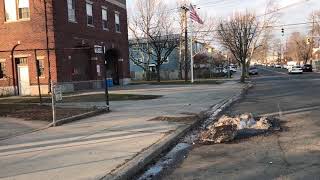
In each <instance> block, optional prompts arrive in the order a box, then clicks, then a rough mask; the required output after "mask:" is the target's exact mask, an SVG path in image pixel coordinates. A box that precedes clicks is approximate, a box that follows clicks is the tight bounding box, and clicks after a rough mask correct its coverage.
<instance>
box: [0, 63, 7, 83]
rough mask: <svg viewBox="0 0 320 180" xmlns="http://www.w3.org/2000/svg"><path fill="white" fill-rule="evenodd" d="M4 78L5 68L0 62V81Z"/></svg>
mask: <svg viewBox="0 0 320 180" xmlns="http://www.w3.org/2000/svg"><path fill="white" fill-rule="evenodd" d="M5 77H6V66H5V63H4V62H0V79H3V78H5Z"/></svg>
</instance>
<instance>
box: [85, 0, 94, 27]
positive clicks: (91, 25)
mask: <svg viewBox="0 0 320 180" xmlns="http://www.w3.org/2000/svg"><path fill="white" fill-rule="evenodd" d="M87 4H91V6H92V23H93V24H88V13H87ZM86 21H87V26H88V27H94V17H93V2H92V1H89V0H86Z"/></svg>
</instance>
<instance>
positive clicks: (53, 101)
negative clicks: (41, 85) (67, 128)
mask: <svg viewBox="0 0 320 180" xmlns="http://www.w3.org/2000/svg"><path fill="white" fill-rule="evenodd" d="M51 85H52V86H51V100H52V126H56V92H55V87H54V84H53V83H52V82H51Z"/></svg>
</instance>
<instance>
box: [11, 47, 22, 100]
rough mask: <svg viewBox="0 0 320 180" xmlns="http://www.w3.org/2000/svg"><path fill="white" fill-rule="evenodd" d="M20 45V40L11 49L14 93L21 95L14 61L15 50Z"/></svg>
mask: <svg viewBox="0 0 320 180" xmlns="http://www.w3.org/2000/svg"><path fill="white" fill-rule="evenodd" d="M19 45H20V42H19V41H18V44H16V45H14V46H13V48H12V49H11V66H12V81H13V89H14V95H15V96H17V95H19V87H18V86H19V85H18V82H17V81H18V77H16V75H15V71H16V70H15V64H16V63H15V61H14V50H15V49H16V48H17V47H18V46H19Z"/></svg>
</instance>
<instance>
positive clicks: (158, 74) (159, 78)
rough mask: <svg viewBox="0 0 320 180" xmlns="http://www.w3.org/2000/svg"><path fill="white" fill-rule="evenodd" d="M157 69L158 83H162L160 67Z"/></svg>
mask: <svg viewBox="0 0 320 180" xmlns="http://www.w3.org/2000/svg"><path fill="white" fill-rule="evenodd" d="M156 69H157V81H158V82H160V81H161V77H160V66H159V65H157V66H156Z"/></svg>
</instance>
